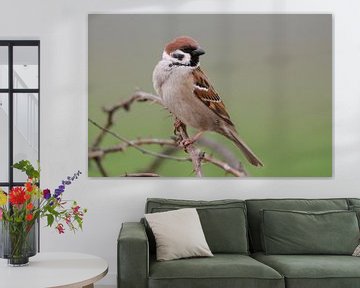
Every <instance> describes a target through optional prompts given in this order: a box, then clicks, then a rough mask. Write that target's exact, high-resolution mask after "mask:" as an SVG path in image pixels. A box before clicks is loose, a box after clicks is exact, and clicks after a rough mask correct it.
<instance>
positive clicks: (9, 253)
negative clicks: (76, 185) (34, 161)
mask: <svg viewBox="0 0 360 288" xmlns="http://www.w3.org/2000/svg"><path fill="white" fill-rule="evenodd" d="M13 167H14V168H16V169H19V170H21V171H23V172H24V173H26V175H27V177H28V178H27V181H26V183H25V184H24V186H23V187H12V188H11V189H10V191H9V193H8V194H6V193H5V192H4V191H3V190H2V189H1V188H0V226H1V230H0V233H1V238H0V257H1V258H6V259H8V263H9V265H14V266H19V265H26V264H27V263H28V262H29V257H31V256H34V255H35V254H36V250H37V249H36V229H35V227H36V225H35V223H37V221H38V219H39V218H45V219H46V221H47V226H49V227H55V229H56V230H57V232H58V233H59V234H62V233H64V232H65V229H66V228H65V227H68V229H69V230H70V231H74V232H75V231H76V230H78V229H82V224H83V216H84V214H85V213H86V209H81V208H80V206H79V205H78V204H77V203H76V202H75V201H71V202H70V203H69V201H66V200H64V199H63V193H64V191H65V189H66V186H68V185H70V184H71V183H72V182H73V181H74V180H76V179H77V178H78V177H79V176H80V174H81V172H80V171H78V172H76V173H74V175H73V176H71V177H70V176H69V177H67V178H66V180H63V181H62V182H61V184H60V185H59V186H58V187H57V188H56V189H54V191H53V193H52V192H51V191H50V189H44V190H42V189H41V188H39V186H38V183H39V180H40V168H38V169H35V168H34V167H33V166H32V165H31V163H30V162H29V161H27V160H23V161H20V162H18V163H16V164H14V166H13Z"/></svg>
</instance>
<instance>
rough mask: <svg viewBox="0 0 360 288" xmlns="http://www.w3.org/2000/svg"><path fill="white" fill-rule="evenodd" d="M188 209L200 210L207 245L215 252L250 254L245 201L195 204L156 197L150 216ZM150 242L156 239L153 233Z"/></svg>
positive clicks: (149, 207) (151, 202) (149, 203)
mask: <svg viewBox="0 0 360 288" xmlns="http://www.w3.org/2000/svg"><path fill="white" fill-rule="evenodd" d="M187 207H191V208H197V212H198V214H199V217H200V222H201V226H202V228H203V231H204V235H205V238H206V242H207V243H208V245H209V248H210V250H211V251H212V252H213V253H240V254H246V255H247V254H248V253H249V248H248V237H247V220H246V207H245V202H244V201H242V200H215V201H195V200H194V201H193V200H174V199H156V198H155V199H154V198H152V199H148V200H147V203H146V213H156V212H165V211H169V210H174V209H180V208H187ZM149 232H150V231H148V233H149ZM149 239H152V235H151V233H149ZM152 241H153V240H150V242H152Z"/></svg>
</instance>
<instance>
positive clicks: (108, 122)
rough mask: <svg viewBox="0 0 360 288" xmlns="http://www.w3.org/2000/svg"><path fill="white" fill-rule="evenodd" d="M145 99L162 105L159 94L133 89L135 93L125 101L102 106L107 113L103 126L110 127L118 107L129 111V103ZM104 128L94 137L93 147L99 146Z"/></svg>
mask: <svg viewBox="0 0 360 288" xmlns="http://www.w3.org/2000/svg"><path fill="white" fill-rule="evenodd" d="M145 101H152V102H154V103H158V104H160V105H162V104H161V98H160V97H159V96H156V95H153V94H150V93H146V92H143V91H135V94H134V95H133V96H131V97H130V98H129V99H127V100H125V101H121V102H119V103H118V104H116V105H114V106H112V107H109V108H103V111H104V112H106V113H107V120H106V124H105V126H104V128H105V129H110V128H111V126H113V125H114V115H115V112H116V111H118V110H119V109H124V110H125V111H129V110H130V106H131V104H133V103H134V102H145ZM105 129H103V130H102V131H101V132H100V133H99V135H98V136H97V137H96V138H95V141H94V143H93V145H92V147H93V148H95V147H99V145H100V143H101V141H102V139H103V138H104V136H105V134H106V130H105Z"/></svg>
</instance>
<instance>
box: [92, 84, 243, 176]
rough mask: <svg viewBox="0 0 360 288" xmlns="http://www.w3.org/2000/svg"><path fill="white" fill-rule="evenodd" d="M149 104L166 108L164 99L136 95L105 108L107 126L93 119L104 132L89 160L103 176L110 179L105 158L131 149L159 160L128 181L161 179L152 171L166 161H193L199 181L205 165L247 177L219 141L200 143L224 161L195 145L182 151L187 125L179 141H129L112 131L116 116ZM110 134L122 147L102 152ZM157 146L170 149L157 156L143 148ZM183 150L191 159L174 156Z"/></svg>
mask: <svg viewBox="0 0 360 288" xmlns="http://www.w3.org/2000/svg"><path fill="white" fill-rule="evenodd" d="M147 101H151V102H153V103H157V104H159V105H161V106H162V103H161V99H160V97H158V96H156V95H153V94H150V93H146V92H143V91H136V92H135V93H134V95H132V96H131V97H130V98H129V99H127V100H124V101H121V102H119V103H117V104H115V105H114V106H112V107H108V108H103V111H104V112H105V113H107V120H106V123H105V125H104V126H102V125H99V124H98V123H96V122H95V121H93V120H91V119H88V121H89V123H91V124H92V125H94V126H95V127H97V128H98V129H99V130H100V132H99V134H98V135H97V137H96V138H95V140H94V142H93V144H92V146H91V147H90V148H89V155H88V157H89V160H94V161H95V164H96V165H97V167H98V169H99V171H100V173H101V174H102V175H103V176H107V175H108V173H107V172H106V170H105V168H104V167H103V165H102V159H103V158H104V157H105V155H107V154H109V153H115V152H124V151H125V150H126V149H128V148H134V149H136V150H138V151H140V152H141V153H143V154H147V155H151V156H153V157H155V159H154V161H153V163H151V164H150V166H149V167H148V168H147V169H146V170H145V172H139V173H126V174H125V175H123V176H124V177H158V176H159V175H158V174H156V173H152V171H154V168H157V167H159V166H160V165H161V163H162V162H163V161H164V160H174V161H191V162H192V164H193V169H194V172H195V174H196V176H198V177H201V176H203V173H202V169H201V166H202V163H204V162H209V163H211V164H213V165H215V166H217V167H219V168H221V169H223V170H224V171H225V172H227V173H230V174H232V175H234V176H237V177H243V176H246V175H247V173H246V171H245V170H244V168H243V166H242V165H241V163H240V162H239V161H237V160H236V157H235V156H234V154H233V153H232V152H231V151H230V150H228V149H227V148H225V147H224V146H222V145H220V144H219V143H217V142H215V141H212V140H210V139H207V138H204V137H202V138H201V139H199V141H198V142H197V144H199V145H201V146H204V147H208V148H211V150H212V151H214V152H216V153H217V154H219V155H221V156H222V158H223V159H224V161H222V160H219V159H217V158H215V157H214V156H212V155H209V154H207V153H204V152H202V151H201V150H200V149H199V148H197V147H196V146H195V145H194V144H190V145H187V146H186V148H184V147H182V146H181V145H180V144H179V143H181V142H182V141H184V140H187V139H189V136H188V134H187V131H186V127H185V125H181V126H180V127H178V128H177V139H156V138H137V139H136V140H128V139H126V138H124V137H122V136H120V135H118V134H117V133H114V132H113V131H111V130H110V129H111V127H112V126H113V125H114V123H115V119H114V118H115V113H116V112H117V111H119V110H121V109H123V110H125V111H130V108H131V105H132V104H134V103H136V102H147ZM107 134H110V135H112V136H113V137H115V138H116V139H118V140H120V141H121V142H120V144H118V145H115V146H113V147H110V148H100V144H101V142H102V141H103V139H104V137H105V136H106V135H107ZM154 144H155V145H160V146H162V147H165V146H166V147H167V148H166V149H164V150H163V152H162V153H157V152H154V151H151V150H148V149H144V148H142V147H141V146H144V145H154ZM182 149H183V150H184V151H185V152H186V153H188V154H189V157H177V156H172V154H174V153H176V152H177V151H179V150H182ZM146 171H149V172H146Z"/></svg>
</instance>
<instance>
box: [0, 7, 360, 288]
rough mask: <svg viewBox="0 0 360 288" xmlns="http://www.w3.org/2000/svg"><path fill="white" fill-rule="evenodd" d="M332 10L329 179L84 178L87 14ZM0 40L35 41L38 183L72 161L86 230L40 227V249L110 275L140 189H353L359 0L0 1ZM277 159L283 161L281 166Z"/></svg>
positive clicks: (197, 195)
mask: <svg viewBox="0 0 360 288" xmlns="http://www.w3.org/2000/svg"><path fill="white" fill-rule="evenodd" d="M170 11H171V12H174V13H177V12H182V13H194V12H196V11H199V12H215V13H216V12H230V13H233V12H240V13H242V12H243V13H257V12H260V13H267V12H270V13H274V12H280V13H286V12H300V13H334V39H335V40H334V56H335V58H334V63H335V66H334V71H335V73H334V74H335V75H334V79H335V81H334V135H335V136H334V147H335V149H334V176H333V177H332V178H330V179H316V178H315V179H284V178H283V179H279V178H278V179H276V178H272V179H270V178H268V179H266V178H265V179H258V178H257V179H245V180H219V179H207V180H198V179H176V180H172V179H167V180H160V179H149V180H135V179H89V178H87V176H86V171H87V14H88V13H99V12H100V13H101V12H103V13H128V12H138V13H142V12H145V13H151V12H160V13H166V12H170ZM0 27H1V29H0V38H1V39H40V40H41V164H42V183H43V186H44V187H45V186H49V187H54V186H55V185H57V184H58V182H59V181H60V180H61V178H62V177H64V176H65V175H68V174H71V173H73V172H74V171H76V170H77V169H80V170H82V171H84V172H85V173H84V174H83V175H82V177H81V180H79V181H78V182H77V183H75V184H73V186H72V187H70V189H69V191H68V192H67V194H66V195H67V196H68V197H70V198H76V199H77V200H78V201H79V202H80V203H81V204H82V205H83V206H86V207H87V208H88V209H89V213H88V215H87V217H86V220H85V229H84V231H83V232H82V233H78V234H76V235H75V236H74V235H72V234H70V233H69V234H65V235H64V236H59V235H57V234H56V233H55V232H53V231H50V230H49V229H45V228H44V229H42V243H41V247H42V250H43V251H65V250H66V251H79V252H84V253H93V254H97V255H99V256H102V257H104V258H105V259H106V260H107V261H108V262H109V264H110V271H109V275H108V277H107V278H105V279H104V280H103V281H102V283H105V284H114V285H115V281H116V238H117V235H118V232H119V228H120V225H121V223H122V222H124V221H137V220H138V219H139V218H140V216H141V215H142V213H143V210H144V203H145V199H146V198H147V197H169V198H170V197H171V198H192V199H216V198H259V197H261V198H262V197H345V196H346V197H350V196H353V197H358V196H359V186H360V177H359V168H358V167H359V163H360V132H359V126H360V97H359V95H360V81H359V78H358V77H359V67H360V37H358V35H359V27H360V2H359V1H358V0H343V1H339V0H332V1H331V0H288V1H285V0H283V1H281V0H278V1H276V0H274V1H265V0H262V1H260V0H258V1H253V0H241V1H240V0H239V1H235V0H234V1H231V0H228V1H220V0H218V1H215V0H214V1H186V0H181V1H177V2H176V3H174V1H165V0H164V1H155V0H146V1H145V0H143V1H134V0H127V1H120V0H114V1H112V0H98V1H95V0H93V1H91V0H75V1H74V0H57V1H56V0H52V1H48V0H31V1H27V0H0ZM284 165H286V164H284Z"/></svg>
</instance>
